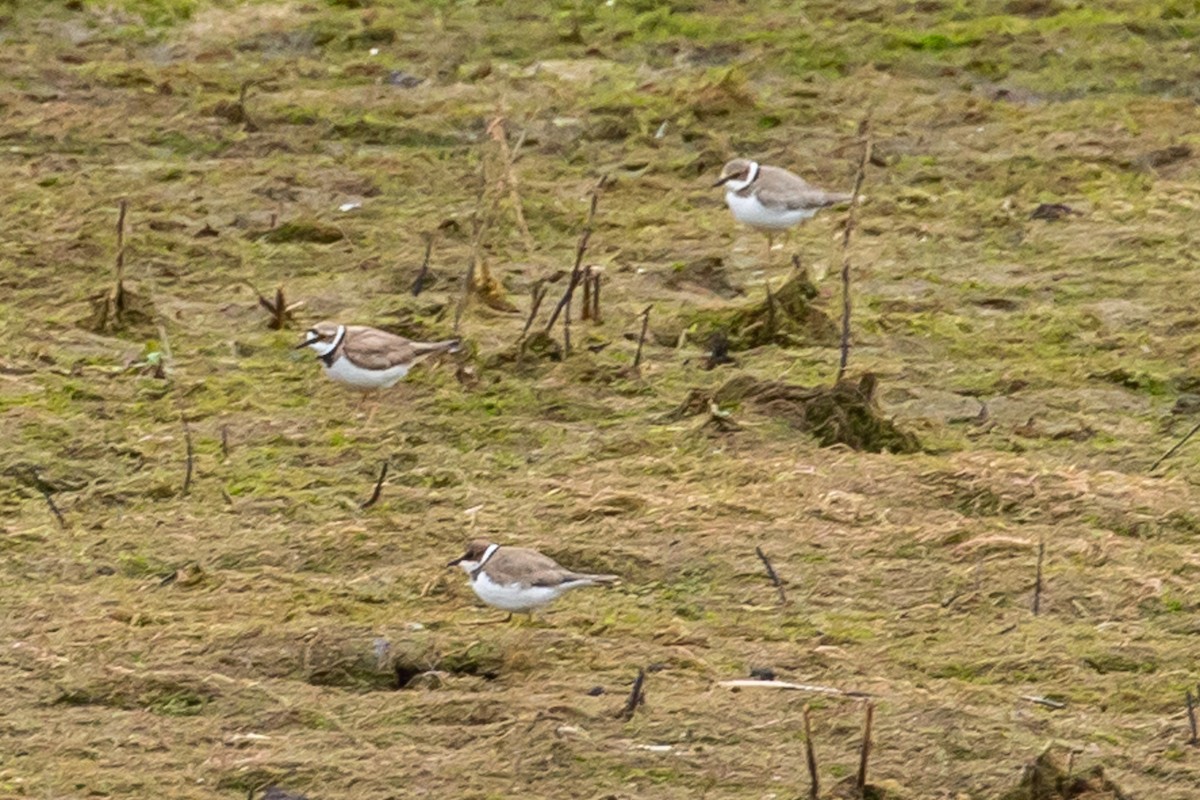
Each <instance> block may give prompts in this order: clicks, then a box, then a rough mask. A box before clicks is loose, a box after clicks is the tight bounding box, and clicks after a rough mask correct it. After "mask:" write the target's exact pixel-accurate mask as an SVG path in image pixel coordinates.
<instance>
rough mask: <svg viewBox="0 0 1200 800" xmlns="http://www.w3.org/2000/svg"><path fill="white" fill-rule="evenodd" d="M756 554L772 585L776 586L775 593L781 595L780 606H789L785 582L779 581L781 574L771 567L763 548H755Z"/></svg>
mask: <svg viewBox="0 0 1200 800" xmlns="http://www.w3.org/2000/svg"><path fill="white" fill-rule="evenodd" d="M754 552H755V554H756V555H757V556H758V560H759V561H761V562H762V563H763V566H764V567H766V568H767V577H768V578H770V579H771V583H773V584H775V591H777V592H778V593H779V605H781V606H785V605H787V592H786V591H784V588H783V581H781V580H780V579H779V574H778V573H777V572H775V567H773V566H771V562H770V560H769V559H768V558H767V554H766V553H764V552H763V549H762V548H761V547H757V546H756V547H755V548H754Z"/></svg>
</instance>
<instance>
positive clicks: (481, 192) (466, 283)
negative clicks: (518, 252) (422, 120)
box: [454, 155, 487, 336]
mask: <svg viewBox="0 0 1200 800" xmlns="http://www.w3.org/2000/svg"><path fill="white" fill-rule="evenodd" d="M486 195H487V160H486V159H485V158H483V156H482V155H481V156H480V158H479V187H478V189H477V190H476V192H475V208H474V210H473V211H472V212H471V260H470V261H469V262H468V264H467V274H466V277H465V278H464V280H463V287H462V294H461V295H460V296H459V298H458V306H457V307H456V308H455V309H454V335H455V336H458V329H459V325H460V324H461V323H462V315H463V311H465V310H466V308H467V300H469V299H470V298H471V284H472V283H474V282H475V265H476V264H477V263H479V248H480V246H481V245H482V243H483V233H484V229H485V228H486V227H487V220H486V218H485V217H484V214H483V200H484V197H485V196H486Z"/></svg>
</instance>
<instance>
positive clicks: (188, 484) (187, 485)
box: [181, 419, 196, 496]
mask: <svg viewBox="0 0 1200 800" xmlns="http://www.w3.org/2000/svg"><path fill="white" fill-rule="evenodd" d="M183 441H184V444H185V445H186V446H187V468H186V469H185V470H184V473H183V490H182V491H181V494H183V495H185V496H186V495H187V493H188V490H189V489H191V488H192V470H193V466H194V463H195V458H196V451H195V449H194V448H193V447H192V429H191V427H190V426H189V425H188V424H187V420H186V419H185V420H184V421H183Z"/></svg>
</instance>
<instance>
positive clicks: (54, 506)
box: [41, 488, 1196, 738]
mask: <svg viewBox="0 0 1200 800" xmlns="http://www.w3.org/2000/svg"><path fill="white" fill-rule="evenodd" d="M41 492H42V497H44V498H46V505H47V506H49V507H50V513H51V514H53V515H54V518H55V519H56V520H58V527H60V528H62V529H63V530H64V531H65V530H66V529H67V520H66V518H65V517H63V515H62V512H61V511H59V510H58V503H55V502H54V496H53V495H52V494H50V492H49V490H47V489H45V488H42V490H41ZM1195 727H1196V726H1195V723H1194V722H1193V723H1192V729H1193V730H1195ZM1192 738H1195V736H1194V735H1193V737H1192Z"/></svg>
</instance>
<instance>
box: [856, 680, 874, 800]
mask: <svg viewBox="0 0 1200 800" xmlns="http://www.w3.org/2000/svg"><path fill="white" fill-rule="evenodd" d="M874 720H875V704H874V703H872V702H869V701H868V702H867V718H866V721H865V722H863V740H862V749H861V750H859V751H858V778H857V779H856V780H855V781H854V786H855V788H856V789H858V796H859V797H866V793H867V761H868V760H869V759H870V758H871V723H872V722H873V721H874Z"/></svg>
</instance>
